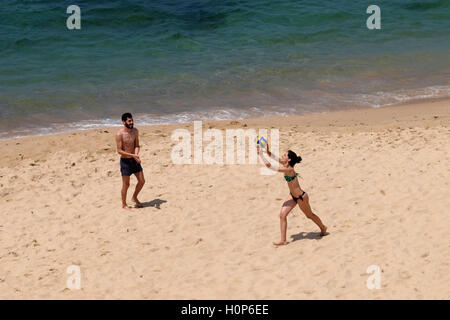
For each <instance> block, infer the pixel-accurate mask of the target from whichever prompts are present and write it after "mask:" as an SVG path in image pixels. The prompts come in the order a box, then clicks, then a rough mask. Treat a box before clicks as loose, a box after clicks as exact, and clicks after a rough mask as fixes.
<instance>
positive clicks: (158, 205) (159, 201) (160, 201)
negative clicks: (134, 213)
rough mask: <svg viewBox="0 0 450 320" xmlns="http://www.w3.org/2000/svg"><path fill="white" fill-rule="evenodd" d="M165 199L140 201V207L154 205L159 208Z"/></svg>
mask: <svg viewBox="0 0 450 320" xmlns="http://www.w3.org/2000/svg"><path fill="white" fill-rule="evenodd" d="M166 202H167V201H166V200H161V199H153V200H152V201H146V202H141V203H142V208H148V207H155V208H156V209H161V204H163V203H166Z"/></svg>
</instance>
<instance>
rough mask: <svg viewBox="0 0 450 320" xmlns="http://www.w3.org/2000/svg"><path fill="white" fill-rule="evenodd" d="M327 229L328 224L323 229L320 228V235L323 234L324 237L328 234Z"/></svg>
mask: <svg viewBox="0 0 450 320" xmlns="http://www.w3.org/2000/svg"><path fill="white" fill-rule="evenodd" d="M327 229H328V227H327V226H323V229H322V230H320V235H321V236H322V237H324V236H326V235H327Z"/></svg>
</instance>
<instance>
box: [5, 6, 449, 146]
mask: <svg viewBox="0 0 450 320" xmlns="http://www.w3.org/2000/svg"><path fill="white" fill-rule="evenodd" d="M72 4H76V5H78V6H79V7H80V9H81V30H68V29H67V27H66V19H67V17H68V16H69V14H67V13H66V9H67V7H68V6H69V5H72ZM371 4H376V5H378V6H379V7H380V8H381V30H368V28H367V27H366V20H367V18H368V17H369V14H367V13H366V9H367V7H368V6H369V5H371ZM448 96H450V1H449V0H390V1H372V0H370V1H358V0H342V1H332V0H329V1H324V0H323V1H320V0H302V1H301V0H240V1H238V0H190V1H187V0H186V1H181V0H180V1H177V0H147V1H144V0H102V1H100V0H98V1H87V0H70V1H65V0H60V1H56V0H55V1H44V0H40V1H39V0H35V1H31V0H3V1H2V3H1V7H0V138H4V137H11V136H20V135H29V134H42V133H48V132H58V131H66V130H74V129H82V128H93V127H98V126H105V125H115V124H121V122H120V115H121V114H122V113H123V112H126V111H130V112H132V113H133V114H134V116H135V121H136V123H137V125H139V124H156V123H173V122H184V121H191V120H194V119H236V118H242V117H249V116H267V115H284V114H294V113H295V114H301V113H308V112H326V111H330V110H337V109H345V108H354V107H379V106H384V105H391V104H396V103H401V102H404V101H409V100H414V99H422V98H437V97H448Z"/></svg>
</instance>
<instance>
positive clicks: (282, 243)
mask: <svg viewBox="0 0 450 320" xmlns="http://www.w3.org/2000/svg"><path fill="white" fill-rule="evenodd" d="M273 244H274V245H276V246H285V245H287V242H286V241H280V242H274V243H273Z"/></svg>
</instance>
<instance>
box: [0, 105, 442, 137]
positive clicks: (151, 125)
mask: <svg viewBox="0 0 450 320" xmlns="http://www.w3.org/2000/svg"><path fill="white" fill-rule="evenodd" d="M440 101H449V103H450V97H438V98H430V97H427V98H417V99H412V100H408V101H406V102H400V103H395V104H389V105H385V106H377V107H363V106H360V107H354V108H348V109H342V110H328V111H319V112H305V113H294V114H286V115H268V116H262V117H237V118H230V119H206V120H198V121H202V122H204V123H209V122H217V121H219V122H220V121H244V120H248V119H265V118H279V117H297V116H307V115H317V114H328V113H335V112H341V111H349V112H351V111H357V110H370V109H380V108H390V107H400V106H405V105H416V104H425V103H435V102H440ZM133 115H134V114H133ZM139 117H140V115H139V114H137V115H135V118H136V119H139ZM104 120H105V119H103V120H102V119H97V120H83V121H81V122H84V121H87V122H89V121H99V122H101V121H104ZM193 121H194V120H189V121H185V122H168V123H155V124H143V125H141V126H143V127H153V126H168V125H180V126H181V125H183V124H186V123H192V122H193ZM195 121H197V120H195ZM118 122H120V121H118ZM74 124H76V123H73V122H67V123H65V125H66V126H70V125H74ZM120 126H122V124H121V123H118V124H117V125H108V124H99V125H98V127H95V128H86V129H83V128H78V129H68V130H65V129H61V130H57V129H55V131H53V132H48V133H38V134H29V135H14V134H10V135H8V136H5V137H2V138H0V141H7V140H13V139H21V138H27V137H41V136H48V135H56V134H64V133H72V132H83V131H89V130H101V129H103V128H114V127H120Z"/></svg>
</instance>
